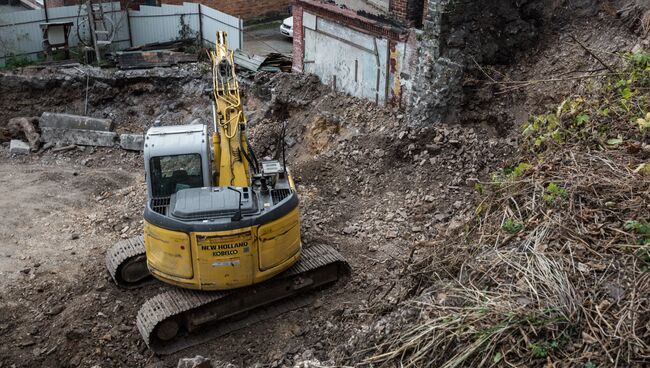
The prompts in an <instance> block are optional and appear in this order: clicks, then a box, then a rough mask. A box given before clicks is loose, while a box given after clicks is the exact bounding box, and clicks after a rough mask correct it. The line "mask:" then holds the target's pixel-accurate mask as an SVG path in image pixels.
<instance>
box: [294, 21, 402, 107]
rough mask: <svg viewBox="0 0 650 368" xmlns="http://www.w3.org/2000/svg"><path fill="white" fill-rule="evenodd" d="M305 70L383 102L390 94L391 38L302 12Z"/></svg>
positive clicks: (348, 89) (338, 85) (372, 99)
mask: <svg viewBox="0 0 650 368" xmlns="http://www.w3.org/2000/svg"><path fill="white" fill-rule="evenodd" d="M303 26H304V28H305V34H304V45H305V53H304V72H305V73H311V74H315V75H317V76H318V77H320V79H321V81H322V82H323V83H324V84H327V85H334V84H336V89H337V90H339V91H344V92H347V93H349V94H351V95H353V96H357V97H362V98H367V99H369V100H371V101H374V102H376V103H378V104H381V105H384V104H385V103H386V100H387V97H388V88H387V87H388V86H387V83H388V78H387V72H388V67H387V62H388V56H389V55H388V52H389V50H388V40H386V39H383V38H378V37H373V36H370V35H367V34H365V33H362V32H359V31H356V30H353V29H351V28H348V27H346V26H344V25H341V24H338V23H335V22H332V21H329V20H326V19H323V18H321V17H318V16H315V15H313V14H310V13H308V12H304V14H303Z"/></svg>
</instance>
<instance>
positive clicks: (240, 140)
mask: <svg viewBox="0 0 650 368" xmlns="http://www.w3.org/2000/svg"><path fill="white" fill-rule="evenodd" d="M210 59H211V61H212V90H213V99H214V101H213V105H212V112H213V121H214V133H213V134H212V144H213V146H214V161H213V172H214V173H215V174H216V175H215V183H214V185H216V186H238V187H247V186H250V185H251V174H250V167H249V165H250V164H251V163H252V165H253V168H255V167H256V163H255V159H254V158H253V157H254V156H253V153H252V152H251V151H250V148H249V146H248V143H247V139H246V116H245V115H244V110H243V108H242V104H241V98H240V94H239V82H238V81H237V74H236V72H235V63H234V61H233V52H232V50H229V49H228V42H227V34H226V32H217V42H216V45H215V49H214V51H211V52H210Z"/></svg>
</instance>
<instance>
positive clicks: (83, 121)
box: [39, 112, 113, 132]
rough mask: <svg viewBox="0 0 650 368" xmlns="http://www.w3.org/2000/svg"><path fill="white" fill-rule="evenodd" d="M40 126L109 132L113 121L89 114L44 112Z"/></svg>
mask: <svg viewBox="0 0 650 368" xmlns="http://www.w3.org/2000/svg"><path fill="white" fill-rule="evenodd" d="M39 126H40V127H41V129H43V128H57V129H84V130H101V131H104V132H108V131H110V130H111V129H112V128H113V122H112V121H111V120H109V119H99V118H92V117H89V116H79V115H71V114H59V113H54V112H44V113H43V114H42V115H41V118H40V120H39Z"/></svg>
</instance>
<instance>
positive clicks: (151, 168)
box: [106, 32, 350, 354]
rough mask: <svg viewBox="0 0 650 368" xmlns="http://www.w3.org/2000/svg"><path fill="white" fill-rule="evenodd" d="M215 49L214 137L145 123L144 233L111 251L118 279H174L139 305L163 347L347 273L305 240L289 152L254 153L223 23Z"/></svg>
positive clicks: (136, 283) (218, 330)
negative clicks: (277, 155)
mask: <svg viewBox="0 0 650 368" xmlns="http://www.w3.org/2000/svg"><path fill="white" fill-rule="evenodd" d="M210 59H211V61H212V77H213V78H212V83H213V85H212V92H213V100H214V101H213V105H212V111H213V133H212V136H211V137H210V135H209V134H208V127H207V126H206V125H201V124H198V125H178V126H154V127H152V128H150V129H149V130H148V131H147V134H146V136H145V143H144V159H145V165H144V166H145V171H146V182H147V203H146V206H145V209H144V235H143V236H139V237H135V238H132V239H125V240H122V241H119V242H118V243H116V244H115V245H114V246H113V247H112V248H110V249H109V250H108V252H107V254H106V266H107V268H108V271H109V273H110V275H111V277H112V278H113V280H114V281H115V282H116V283H117V285H118V286H120V287H123V288H135V287H142V285H144V284H146V283H147V282H148V281H150V280H152V279H151V277H150V276H153V277H155V278H156V279H158V280H160V281H162V282H164V283H167V284H171V285H174V286H175V287H170V288H169V290H168V291H166V292H164V293H162V294H159V295H156V296H155V297H153V298H151V299H149V300H147V301H146V302H145V303H144V304H143V305H142V307H141V309H140V311H139V312H138V315H137V321H136V324H137V327H138V329H139V331H140V333H141V334H142V337H143V338H144V341H145V342H146V344H147V345H148V346H149V348H150V349H152V350H153V351H154V352H156V353H159V354H170V353H173V352H175V351H178V350H181V349H183V348H186V347H189V346H192V345H196V344H198V343H201V342H204V341H208V340H210V339H213V338H215V337H218V336H221V335H223V334H226V333H228V332H230V331H233V330H236V329H240V328H244V327H246V326H248V325H250V324H252V323H255V322H257V321H261V320H264V319H268V318H272V317H274V316H278V315H280V314H282V313H284V312H286V311H289V310H292V309H295V308H299V307H301V306H302V305H305V298H301V297H300V296H297V294H299V293H303V292H305V291H308V290H314V289H317V288H321V287H323V286H325V285H329V284H332V283H334V282H335V281H337V280H339V279H341V278H345V277H346V276H347V275H349V272H350V269H349V266H348V264H347V263H346V261H345V259H344V258H343V257H342V256H341V255H340V254H339V253H338V252H337V251H336V250H335V249H333V248H331V247H329V246H325V245H316V246H312V247H309V248H305V249H303V248H302V244H301V238H300V212H299V208H298V195H297V193H296V188H295V184H294V181H293V179H292V177H291V174H290V172H289V169H288V168H287V167H286V166H285V159H284V153H283V154H282V156H283V157H282V162H280V161H279V160H266V161H264V160H258V159H257V158H256V156H255V154H254V151H253V150H252V148H251V146H250V145H249V142H248V139H247V135H246V116H245V115H244V111H243V108H242V103H241V98H240V91H239V83H238V81H237V76H236V73H235V64H234V61H233V52H232V51H231V50H229V49H228V44H227V35H226V33H225V32H218V33H217V42H216V46H215V50H214V51H211V52H210ZM282 139H283V138H282ZM283 152H284V150H283Z"/></svg>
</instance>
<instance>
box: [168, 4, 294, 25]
mask: <svg viewBox="0 0 650 368" xmlns="http://www.w3.org/2000/svg"><path fill="white" fill-rule="evenodd" d="M160 2H161V3H162V4H174V5H181V4H183V3H184V2H194V3H201V4H203V5H205V6H209V7H211V8H212V9H215V10H218V11H221V12H224V13H226V14H230V15H233V16H236V17H241V18H242V19H244V20H251V19H256V18H264V17H266V16H269V15H273V14H282V13H286V14H288V9H289V6H290V5H291V3H292V2H293V0H185V1H184V0H161V1H160Z"/></svg>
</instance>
